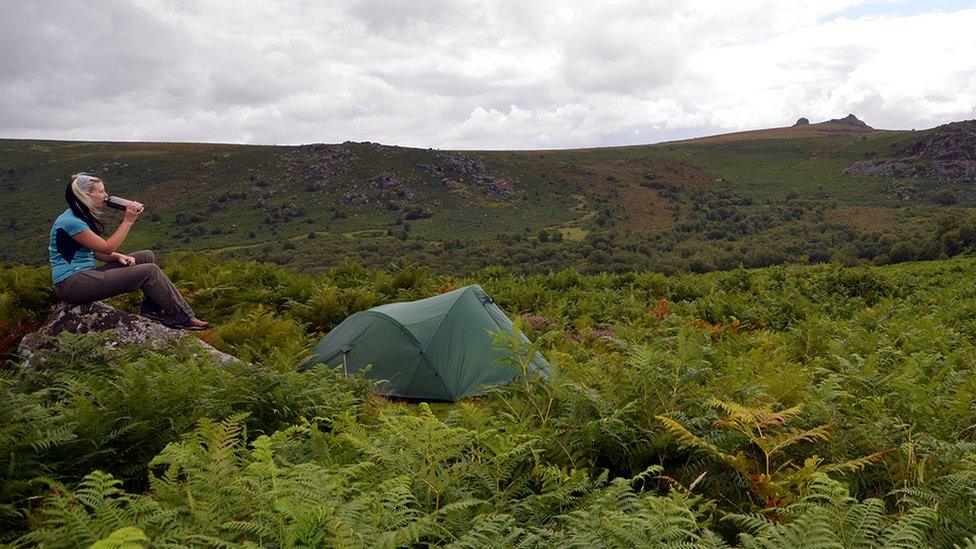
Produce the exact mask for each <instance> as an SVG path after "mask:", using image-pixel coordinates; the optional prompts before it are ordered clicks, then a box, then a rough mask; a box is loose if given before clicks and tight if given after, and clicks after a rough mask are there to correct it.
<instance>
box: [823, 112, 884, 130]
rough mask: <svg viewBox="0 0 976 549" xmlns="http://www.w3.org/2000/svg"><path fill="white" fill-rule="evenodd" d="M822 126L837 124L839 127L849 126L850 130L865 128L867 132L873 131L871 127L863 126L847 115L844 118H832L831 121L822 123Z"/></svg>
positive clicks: (857, 120)
mask: <svg viewBox="0 0 976 549" xmlns="http://www.w3.org/2000/svg"><path fill="white" fill-rule="evenodd" d="M824 124H837V125H840V126H850V127H852V128H865V129H868V130H871V129H874V128H872V127H871V126H868V125H867V124H865V123H864V122H863V121H862V120H861V119H859V118H858V117H856V116H854V115H853V114H849V115H847V116H845V117H844V118H834V119H832V120H828V121H826V122H824Z"/></svg>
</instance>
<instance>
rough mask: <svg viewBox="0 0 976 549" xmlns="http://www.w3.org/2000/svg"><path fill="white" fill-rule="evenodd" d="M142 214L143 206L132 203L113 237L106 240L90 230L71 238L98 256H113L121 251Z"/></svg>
mask: <svg viewBox="0 0 976 549" xmlns="http://www.w3.org/2000/svg"><path fill="white" fill-rule="evenodd" d="M140 213H142V204H140V203H138V202H131V203H129V206H128V207H127V208H126V209H125V218H123V219H122V223H121V224H120V225H119V228H118V229H115V232H114V233H112V236H110V237H108V238H107V239H104V238H102V237H100V236H98V235H97V234H95V233H94V231H92V230H91V229H89V230H87V231H82V232H80V233H78V234H75V235H71V238H73V239H75V242H77V243H78V244H81V245H82V246H84V247H86V248H88V249H89V250H91V251H93V252H95V253H97V254H104V255H112V254H113V253H115V250H117V249H119V246H121V245H122V242H123V241H125V237H126V236H128V235H129V229H131V228H132V225H133V224H134V223H135V222H136V219H139V214H140Z"/></svg>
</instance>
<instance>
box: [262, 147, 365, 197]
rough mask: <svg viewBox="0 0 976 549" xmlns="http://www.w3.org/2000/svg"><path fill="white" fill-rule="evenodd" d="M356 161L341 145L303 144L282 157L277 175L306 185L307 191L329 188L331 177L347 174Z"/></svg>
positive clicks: (350, 152) (353, 155)
mask: <svg viewBox="0 0 976 549" xmlns="http://www.w3.org/2000/svg"><path fill="white" fill-rule="evenodd" d="M357 160H359V157H358V156H357V155H356V153H355V152H353V151H352V150H350V149H349V147H348V146H347V145H345V144H343V145H325V144H321V143H319V144H315V145H302V146H300V147H295V148H294V149H292V150H291V151H289V152H288V153H287V154H285V155H282V157H281V160H280V162H279V166H278V169H279V172H280V173H281V175H282V176H284V177H285V178H286V179H288V180H298V181H301V182H303V183H305V188H306V190H308V191H325V192H328V191H329V190H330V189H331V185H329V181H330V179H331V178H333V177H335V176H337V175H341V174H344V173H346V172H348V171H349V170H350V169H351V168H352V166H353V165H354V164H355V163H356V161H357Z"/></svg>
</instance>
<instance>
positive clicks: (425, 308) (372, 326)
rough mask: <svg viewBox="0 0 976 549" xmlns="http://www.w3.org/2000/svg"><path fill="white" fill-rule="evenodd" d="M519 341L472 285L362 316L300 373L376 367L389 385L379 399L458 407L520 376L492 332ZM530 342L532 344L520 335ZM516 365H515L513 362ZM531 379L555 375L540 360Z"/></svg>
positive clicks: (338, 330) (325, 342)
mask: <svg viewBox="0 0 976 549" xmlns="http://www.w3.org/2000/svg"><path fill="white" fill-rule="evenodd" d="M498 332H501V333H503V334H505V335H508V336H510V335H511V334H512V321H511V320H509V318H508V317H507V316H505V313H503V312H502V310H501V309H499V308H498V306H496V305H495V303H494V302H493V301H492V299H491V298H490V297H489V296H487V295H486V294H485V292H484V290H482V289H481V286H478V285H477V284H473V285H471V286H465V287H463V288H458V289H457V290H454V291H451V292H447V293H444V294H441V295H437V296H434V297H429V298H427V299H421V300H418V301H409V302H404V303H390V304H388V305H380V306H379V307H373V308H372V309H368V310H366V311H360V312H358V313H355V314H353V315H351V316H349V317H348V318H346V319H345V320H343V321H342V323H341V324H339V325H338V326H336V327H335V328H334V329H333V330H332V331H330V332H329V333H328V334H326V336H325V337H324V338H322V340H321V341H319V343H318V344H317V345H316V346H315V349H314V351H313V355H312V358H310V359H309V360H308V361H307V362H306V363H305V364H304V365H303V366H302V368H301V369H303V370H304V369H308V368H310V367H312V366H313V365H315V364H320V363H324V364H326V365H328V366H330V367H336V366H343V367H344V368H345V371H346V372H348V373H353V372H356V371H358V370H360V369H362V368H364V367H366V366H367V365H372V367H371V369H370V370H368V372H367V376H368V377H369V378H371V379H377V380H383V383H382V384H381V385H380V386H379V387H378V392H379V393H380V394H384V395H388V396H397V397H405V398H417V399H426V400H445V401H453V400H457V399H458V398H460V397H464V396H477V395H480V394H483V391H481V388H483V387H485V386H491V385H501V384H504V383H508V382H510V381H511V380H512V379H514V378H515V376H516V375H517V374H518V372H517V371H516V368H515V367H514V366H512V365H504V364H505V362H504V361H505V360H506V359H508V360H511V359H512V358H513V357H512V354H511V352H510V351H509V350H507V349H499V348H497V347H496V345H495V343H494V338H493V335H492V334H493V333H498ZM519 338H520V339H521V340H522V342H523V343H525V344H529V340H528V338H526V337H525V335H523V334H519ZM509 364H511V363H510V362H509ZM529 368H530V370H531V372H532V373H538V374H540V375H542V376H544V377H548V376H549V364H548V363H547V362H546V361H545V359H543V358H542V355H540V354H539V353H535V357H534V358H533V360H532V363H531V365H530V367H529Z"/></svg>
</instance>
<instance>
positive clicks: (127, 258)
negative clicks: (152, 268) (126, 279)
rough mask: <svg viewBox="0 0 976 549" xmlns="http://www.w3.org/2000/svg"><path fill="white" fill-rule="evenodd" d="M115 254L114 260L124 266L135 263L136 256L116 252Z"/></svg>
mask: <svg viewBox="0 0 976 549" xmlns="http://www.w3.org/2000/svg"><path fill="white" fill-rule="evenodd" d="M115 256H116V257H115V260H116V261H118V262H119V263H121V264H123V265H125V266H126V267H129V266H132V265H135V264H136V258H134V257H132V256H131V255H125V254H120V253H118V252H116V254H115Z"/></svg>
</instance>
